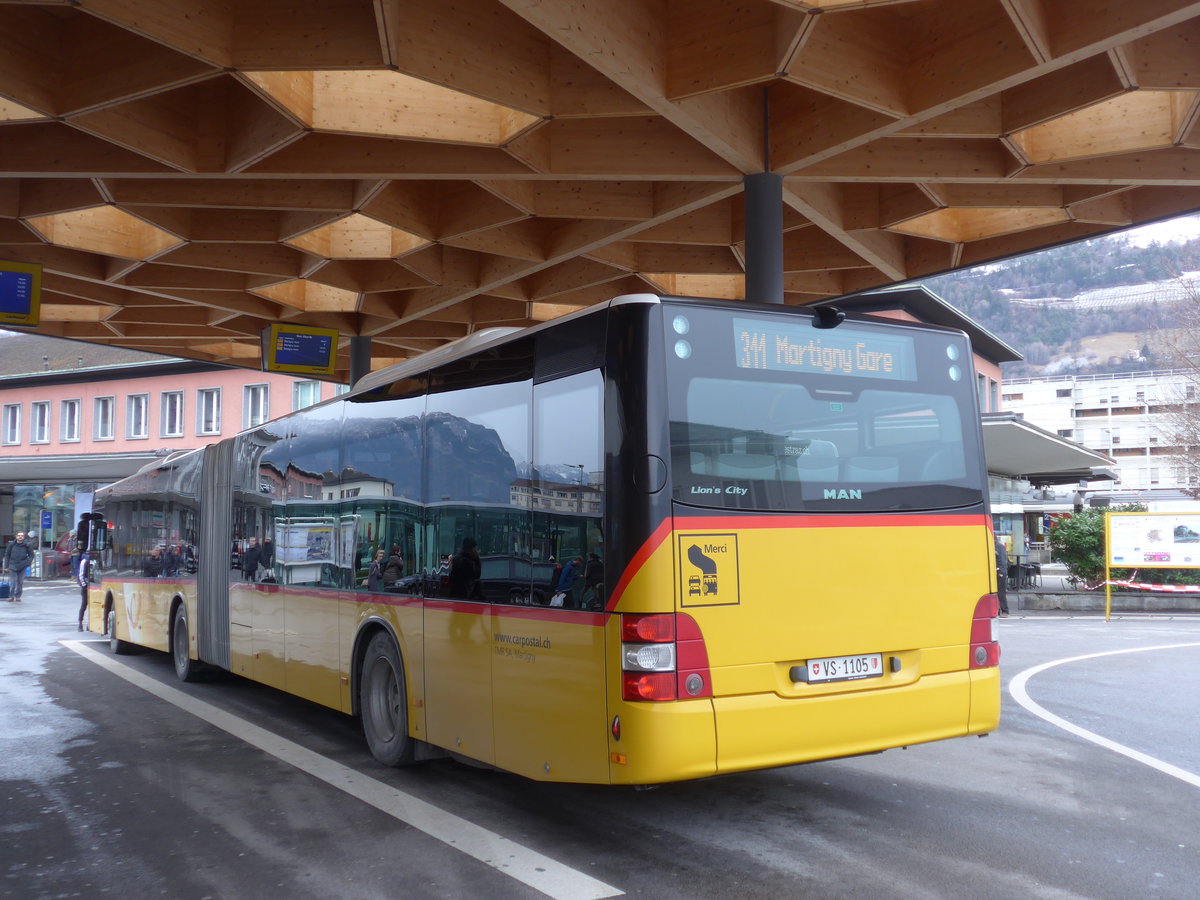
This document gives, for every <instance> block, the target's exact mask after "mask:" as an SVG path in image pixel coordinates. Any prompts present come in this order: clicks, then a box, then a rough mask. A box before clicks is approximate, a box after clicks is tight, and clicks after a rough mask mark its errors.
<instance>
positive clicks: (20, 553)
mask: <svg viewBox="0 0 1200 900" xmlns="http://www.w3.org/2000/svg"><path fill="white" fill-rule="evenodd" d="M32 563H33V548H32V547H30V546H29V545H28V544H27V543H25V532H23V531H18V532H17V536H16V537H15V538H14V539H13V542H12V543H11V544H9V545H8V546H7V547H5V548H4V571H5V572H6V573H7V574H8V576H9V583H10V584H11V586H12V593H11V594H9V596H8V599H9V601H10V602H13V603H20V602H21V594H22V593H24V591H25V569H26V568H27V567H29V566H30V565H31V564H32Z"/></svg>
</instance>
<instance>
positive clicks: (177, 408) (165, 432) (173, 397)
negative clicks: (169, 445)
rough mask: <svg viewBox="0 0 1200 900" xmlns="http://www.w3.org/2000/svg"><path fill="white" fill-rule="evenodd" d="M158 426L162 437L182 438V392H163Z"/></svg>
mask: <svg viewBox="0 0 1200 900" xmlns="http://www.w3.org/2000/svg"><path fill="white" fill-rule="evenodd" d="M159 425H160V427H161V429H162V437H183V391H163V394H162V415H161V417H160V418H159Z"/></svg>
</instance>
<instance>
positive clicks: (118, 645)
mask: <svg viewBox="0 0 1200 900" xmlns="http://www.w3.org/2000/svg"><path fill="white" fill-rule="evenodd" d="M104 624H105V627H106V628H107V630H108V648H109V649H110V650H112V652H113V653H115V654H117V656H126V655H128V654H130V653H132V652H133V648H134V645H133V644H131V643H129V642H128V641H122V640H120V639H118V638H117V610H116V609H115V608H114V607H112V606H110V607H109V608H108V613H107V614H106V617H105V621H104Z"/></svg>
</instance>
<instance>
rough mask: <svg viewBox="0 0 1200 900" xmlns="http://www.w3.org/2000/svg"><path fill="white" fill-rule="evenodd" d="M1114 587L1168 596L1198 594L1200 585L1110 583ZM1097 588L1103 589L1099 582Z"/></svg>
mask: <svg viewBox="0 0 1200 900" xmlns="http://www.w3.org/2000/svg"><path fill="white" fill-rule="evenodd" d="M1108 583H1109V584H1111V585H1114V586H1120V587H1126V588H1133V589H1134V590H1135V591H1162V592H1164V593H1168V594H1200V584H1147V583H1146V582H1144V581H1110V582H1108ZM1097 587H1104V582H1103V581H1102V582H1100V584H1098V585H1097Z"/></svg>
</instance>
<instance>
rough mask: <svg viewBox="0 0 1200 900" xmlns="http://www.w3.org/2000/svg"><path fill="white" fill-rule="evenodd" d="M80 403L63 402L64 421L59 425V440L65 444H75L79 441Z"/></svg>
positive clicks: (73, 401)
mask: <svg viewBox="0 0 1200 900" xmlns="http://www.w3.org/2000/svg"><path fill="white" fill-rule="evenodd" d="M79 405H80V404H79V401H78V400H64V401H63V402H62V407H61V409H62V420H61V421H60V422H59V425H58V439H59V440H60V441H63V442H65V443H75V442H76V441H78V440H79Z"/></svg>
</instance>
